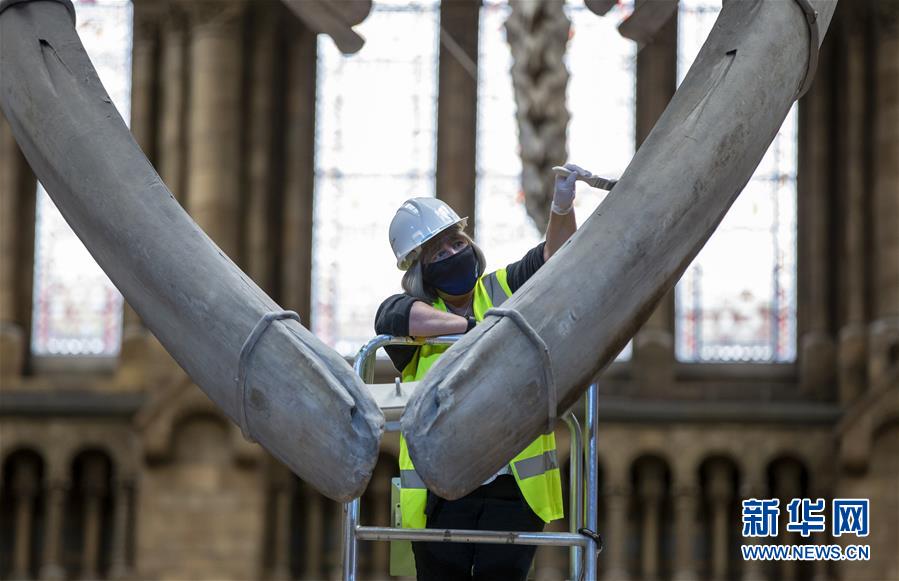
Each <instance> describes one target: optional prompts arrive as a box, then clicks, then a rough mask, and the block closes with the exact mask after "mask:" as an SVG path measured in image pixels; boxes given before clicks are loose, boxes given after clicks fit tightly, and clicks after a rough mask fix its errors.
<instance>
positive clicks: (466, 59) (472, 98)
mask: <svg viewBox="0 0 899 581" xmlns="http://www.w3.org/2000/svg"><path fill="white" fill-rule="evenodd" d="M480 5H481V2H480V1H479V0H456V1H454V2H441V3H440V27H441V41H440V65H439V69H440V70H439V76H440V79H439V82H440V87H441V90H440V93H439V95H438V98H437V175H436V181H437V197H439V198H440V199H442V200H443V201H444V202H446V203H447V204H449V205H450V206H451V207H452V208H453V209H454V210H456V212H458V213H459V215H460V216H470V217H471V218H470V219H469V220H468V230H469V233H471V234H472V235H473V234H474V227H475V219H474V216H475V199H474V198H475V182H476V175H475V169H476V161H477V160H476V155H475V154H476V147H475V145H476V141H477V109H478V108H477V101H478V70H477V67H478V64H477V63H478V16H479V13H480Z"/></svg>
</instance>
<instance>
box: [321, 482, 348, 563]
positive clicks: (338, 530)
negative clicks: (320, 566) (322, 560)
mask: <svg viewBox="0 0 899 581" xmlns="http://www.w3.org/2000/svg"><path fill="white" fill-rule="evenodd" d="M322 500H323V501H324V502H326V503H327V504H326V505H325V506H326V507H327V508H328V512H329V513H330V514H328V518H329V519H331V550H330V551H328V556H327V567H328V575H327V577H328V579H334V580H335V581H337V580H338V579H340V569H341V564H342V563H343V551H342V546H341V540H340V539H341V535H342V534H343V505H341V504H340V503H337V502H333V501H329V500H326V499H324V498H322Z"/></svg>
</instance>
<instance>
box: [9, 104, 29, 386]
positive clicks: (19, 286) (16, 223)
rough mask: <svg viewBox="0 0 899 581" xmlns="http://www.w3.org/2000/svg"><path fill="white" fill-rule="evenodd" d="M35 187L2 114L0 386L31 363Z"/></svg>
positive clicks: (18, 374) (26, 164) (23, 157)
mask: <svg viewBox="0 0 899 581" xmlns="http://www.w3.org/2000/svg"><path fill="white" fill-rule="evenodd" d="M36 188H37V181H36V180H35V178H34V175H33V174H32V172H31V169H30V168H29V166H28V162H26V161H25V156H23V155H22V152H21V150H20V149H19V146H18V144H17V143H16V140H15V138H14V137H13V134H12V129H11V128H10V126H9V123H7V120H6V117H5V116H4V115H3V114H2V113H0V383H2V384H4V385H9V384H10V380H12V379H13V378H16V377H18V376H20V375H21V374H22V373H23V372H24V370H25V365H26V361H27V357H26V355H27V353H28V348H29V342H30V337H29V335H30V328H31V288H32V278H33V263H34V203H35V193H36Z"/></svg>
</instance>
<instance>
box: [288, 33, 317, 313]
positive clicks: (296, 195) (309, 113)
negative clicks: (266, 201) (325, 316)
mask: <svg viewBox="0 0 899 581" xmlns="http://www.w3.org/2000/svg"><path fill="white" fill-rule="evenodd" d="M290 23H291V24H290V26H289V29H288V34H287V36H288V38H289V39H290V40H289V43H288V49H287V82H288V85H287V107H286V122H285V130H286V135H287V136H286V146H285V150H286V156H287V159H288V160H289V163H287V164H286V167H285V183H284V202H283V208H282V212H281V215H282V216H283V218H282V220H283V221H282V224H281V227H282V232H283V236H282V239H281V244H282V246H281V265H280V266H281V269H280V270H281V281H280V282H281V284H280V291H281V292H280V296H279V297H278V299H279V302H280V303H281V304H282V305H284V307H285V308H288V309H293V310H295V311H296V312H297V313H299V314H300V316H301V317H302V318H303V321H304V322H305V323H306V324H308V323H309V317H310V312H311V310H312V307H311V302H312V298H311V297H312V209H313V205H312V200H313V198H312V192H313V188H314V186H315V82H316V81H315V72H316V70H315V69H316V58H317V49H316V40H315V36H316V35H315V33H313V32H312V31H311V30H309V29H308V28H306V27H305V26H304V25H303V24H302V23H301V22H300V21H299V20H296V19H291V21H290Z"/></svg>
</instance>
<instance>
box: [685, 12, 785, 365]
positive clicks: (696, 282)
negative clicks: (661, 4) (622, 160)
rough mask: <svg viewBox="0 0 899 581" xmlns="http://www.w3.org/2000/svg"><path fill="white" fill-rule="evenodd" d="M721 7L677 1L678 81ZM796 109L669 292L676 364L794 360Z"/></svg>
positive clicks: (694, 56)
mask: <svg viewBox="0 0 899 581" xmlns="http://www.w3.org/2000/svg"><path fill="white" fill-rule="evenodd" d="M720 9H721V2H720V1H713V0H681V2H680V13H679V23H678V24H679V33H678V78H679V79H680V80H682V79H683V77H684V76H685V75H686V73H687V70H688V69H689V67H690V64H691V63H692V62H693V60H694V59H695V58H696V55H697V54H698V53H699V49H700V47H701V46H702V44H703V42H704V41H705V39H706V38H707V36H708V33H709V31H710V30H711V28H712V26H713V25H714V23H715V19H716V18H717V16H718V12H719V11H720ZM796 144H797V114H796V105H795V104H794V105H793V108H792V109H791V110H790V112H789V114H788V115H787V118H786V120H785V121H784V123H783V126H782V127H781V128H780V131H779V132H778V133H777V136H776V137H775V138H774V141H773V142H772V143H771V146H770V147H769V148H768V151H767V153H766V154H765V157H764V158H763V159H762V162H761V164H760V165H759V167H758V169H757V170H756V171H755V174H753V176H752V178H751V179H750V181H749V183H748V184H747V185H746V188H745V189H744V190H743V192H742V193H741V194H740V196H739V198H737V201H736V202H735V203H734V205H733V206H732V207H731V209H730V211H729V212H728V213H727V215H726V216H725V217H724V220H723V221H722V222H721V225H720V226H719V227H718V230H717V231H716V232H715V234H714V235H713V236H712V238H711V239H710V240H709V242H708V243H707V244H706V245H705V247H704V248H703V249H702V250H701V251H700V253H699V255H698V256H697V257H696V259H695V260H694V261H693V264H691V265H690V267H689V268H688V269H687V271H686V273H685V274H684V276H683V278H682V279H681V281H680V282H679V283H678V285H677V287H676V292H675V296H676V299H675V301H676V334H677V339H676V352H677V357H678V359H680V360H681V361H693V362H700V361H751V362H788V361H793V360H794V359H795V357H796V167H797V145H796Z"/></svg>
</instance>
